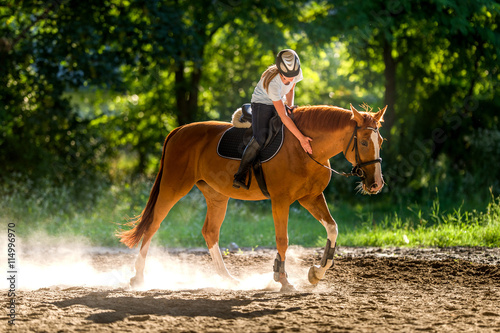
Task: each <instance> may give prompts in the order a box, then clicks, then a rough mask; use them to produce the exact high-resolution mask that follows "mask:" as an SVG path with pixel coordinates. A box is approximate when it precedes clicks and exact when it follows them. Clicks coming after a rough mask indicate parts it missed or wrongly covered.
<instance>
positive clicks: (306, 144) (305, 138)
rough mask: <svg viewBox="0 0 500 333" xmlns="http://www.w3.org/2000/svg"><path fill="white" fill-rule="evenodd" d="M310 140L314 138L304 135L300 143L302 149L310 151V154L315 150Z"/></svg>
mask: <svg viewBox="0 0 500 333" xmlns="http://www.w3.org/2000/svg"><path fill="white" fill-rule="evenodd" d="M310 141H312V139H311V138H310V137H308V136H302V139H300V145H301V146H302V149H304V151H305V152H306V153H308V154H309V155H312V153H313V150H312V147H311V143H310Z"/></svg>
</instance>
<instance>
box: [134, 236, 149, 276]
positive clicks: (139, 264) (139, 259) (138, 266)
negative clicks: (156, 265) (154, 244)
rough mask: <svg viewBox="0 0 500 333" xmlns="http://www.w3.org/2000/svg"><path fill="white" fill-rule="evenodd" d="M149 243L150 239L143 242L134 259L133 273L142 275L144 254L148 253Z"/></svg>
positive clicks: (144, 261)
mask: <svg viewBox="0 0 500 333" xmlns="http://www.w3.org/2000/svg"><path fill="white" fill-rule="evenodd" d="M150 244H151V240H149V241H148V242H147V243H146V244H143V246H142V247H141V250H140V251H139V255H138V256H137V260H136V261H135V274H136V275H139V274H140V275H144V267H145V265H146V256H147V254H148V250H149V245H150Z"/></svg>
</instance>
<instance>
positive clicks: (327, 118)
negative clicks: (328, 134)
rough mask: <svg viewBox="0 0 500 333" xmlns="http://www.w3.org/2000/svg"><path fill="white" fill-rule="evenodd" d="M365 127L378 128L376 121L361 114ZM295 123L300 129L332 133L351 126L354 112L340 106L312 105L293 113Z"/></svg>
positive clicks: (302, 107)
mask: <svg viewBox="0 0 500 333" xmlns="http://www.w3.org/2000/svg"><path fill="white" fill-rule="evenodd" d="M360 113H361V115H362V116H363V118H364V120H365V124H366V125H365V126H374V125H375V126H378V125H379V124H377V122H376V121H375V119H374V118H373V117H372V116H371V115H370V114H369V113H367V112H360ZM293 116H294V121H295V123H296V124H297V126H298V127H299V128H307V129H311V130H314V131H332V130H335V129H341V128H344V127H346V126H348V125H350V124H351V119H352V112H351V111H350V110H346V109H342V108H340V107H338V106H329V105H311V106H301V107H298V108H297V109H295V110H294V112H293Z"/></svg>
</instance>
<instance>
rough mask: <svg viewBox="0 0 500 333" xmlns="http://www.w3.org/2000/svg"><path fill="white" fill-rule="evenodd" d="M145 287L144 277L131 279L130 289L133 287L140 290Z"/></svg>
mask: <svg viewBox="0 0 500 333" xmlns="http://www.w3.org/2000/svg"><path fill="white" fill-rule="evenodd" d="M143 285H144V278H143V277H137V276H134V277H133V278H131V279H130V287H132V289H137V288H140V287H142V286H143Z"/></svg>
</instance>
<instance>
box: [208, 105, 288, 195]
mask: <svg viewBox="0 0 500 333" xmlns="http://www.w3.org/2000/svg"><path fill="white" fill-rule="evenodd" d="M251 123H252V108H251V106H250V104H243V106H242V107H241V109H238V110H236V112H235V114H234V115H233V127H231V128H229V129H227V130H226V131H225V132H224V134H222V137H221V138H220V140H219V144H218V145H217V154H218V155H219V156H220V157H223V158H228V159H232V160H241V157H242V155H243V152H244V151H245V148H246V146H247V144H248V142H250V140H251V139H252V136H253V130H252V127H251ZM249 126H250V127H249ZM269 129H270V131H269V134H268V136H267V139H266V142H265V143H264V146H263V147H262V148H261V150H260V152H259V155H258V156H257V158H256V159H255V161H254V163H253V165H252V170H253V172H254V174H255V178H256V179H257V183H258V184H259V187H260V189H261V191H262V193H263V194H264V195H265V196H266V197H268V198H269V192H268V191H267V185H266V181H265V179H264V174H263V172H262V167H261V164H262V163H266V162H268V161H270V160H271V159H272V158H273V157H274V156H276V154H277V153H278V152H279V151H280V149H281V147H282V145H283V139H284V131H283V123H282V122H281V118H280V117H279V116H278V115H277V114H276V115H275V116H273V117H272V118H271V120H270V121H269ZM251 179H252V175H251V172H250V175H249V184H250V182H251Z"/></svg>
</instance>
